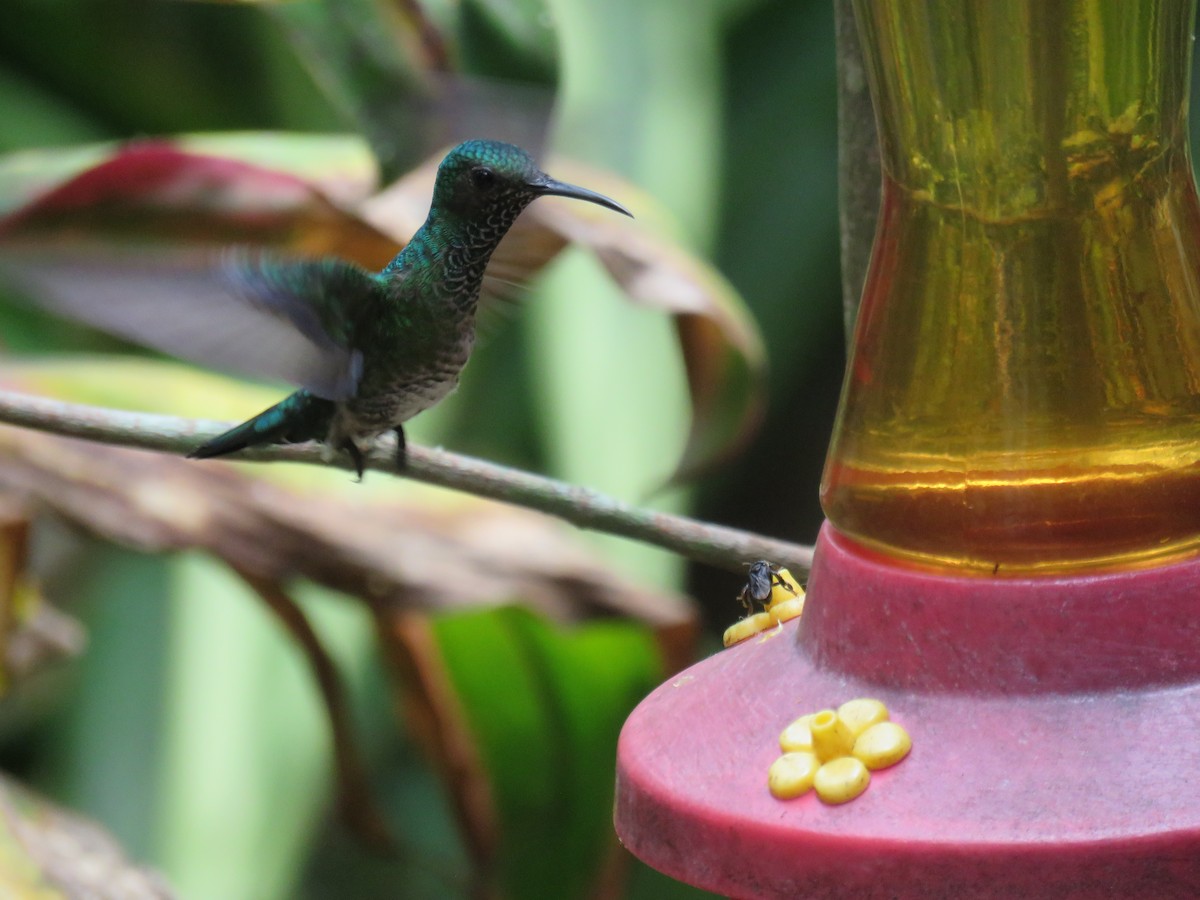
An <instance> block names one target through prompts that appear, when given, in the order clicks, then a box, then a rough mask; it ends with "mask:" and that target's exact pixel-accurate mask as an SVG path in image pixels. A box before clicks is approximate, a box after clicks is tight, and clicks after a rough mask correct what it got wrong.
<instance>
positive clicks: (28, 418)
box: [0, 391, 813, 575]
mask: <svg viewBox="0 0 1200 900" xmlns="http://www.w3.org/2000/svg"><path fill="white" fill-rule="evenodd" d="M0 422H6V423H8V424H10V425H19V426H21V427H23V428H34V429H37V430H39V431H48V432H51V433H53V434H60V435H64V436H67V437H76V438H85V439H87V440H91V441H98V442H100V443H104V444H116V445H119V446H123V447H137V448H140V449H143V450H159V451H163V452H166V453H178V454H181V455H182V454H184V453H187V452H188V451H190V450H192V449H193V448H194V447H196V446H197V445H198V444H200V443H202V442H204V441H206V440H210V439H211V438H214V437H216V436H217V435H218V434H220V433H222V432H223V431H225V430H226V429H227V428H228V427H230V423H226V422H212V421H209V420H205V419H183V418H178V417H175V416H162V415H154V414H151V413H137V412H125V411H122V410H115V409H105V408H103V407H99V406H86V405H83V404H76V403H65V402H63V401H61V400H51V399H47V398H44V397H36V396H32V395H29V394H21V393H18V392H15V391H0ZM393 456H394V451H393V450H392V448H391V445H390V443H386V442H381V443H380V444H379V445H377V446H376V447H374V448H372V450H371V452H370V453H368V454H367V455H366V468H368V469H373V470H376V471H384V472H391V473H393V474H403V475H404V476H405V477H408V478H413V479H416V480H417V481H424V482H427V483H429V484H436V485H439V486H441V487H448V488H453V489H455V490H460V491H465V492H467V493H471V494H476V495H478V496H480V497H487V498H489V499H492V500H500V501H502V502H505V503H512V504H516V505H518V506H525V507H529V508H531V509H536V510H539V511H541V512H544V513H548V514H549V515H552V516H558V517H559V518H561V519H565V520H566V521H568V522H570V523H572V524H573V525H576V526H578V527H579V528H588V529H593V530H595V531H603V532H607V533H608V534H615V535H618V536H619V537H625V538H629V539H630V540H635V541H641V542H642V543H646V544H653V545H654V546H657V547H661V548H663V549H664V550H669V551H671V552H673V553H678V554H679V555H681V556H685V557H687V558H689V559H693V560H696V561H697V562H702V563H707V564H708V565H711V566H715V567H717V568H721V569H728V570H729V571H732V572H742V571H744V569H745V564H746V563H748V562H751V561H753V560H756V559H769V560H771V561H772V562H775V563H779V564H780V565H783V566H786V567H787V568H789V569H791V570H792V572H793V573H796V574H797V575H799V573H801V572H807V571H808V569H809V568H810V566H811V565H812V553H813V551H812V547H809V546H806V545H804V544H793V543H790V542H788V541H781V540H777V539H775V538H769V537H764V536H762V535H758V534H754V533H752V532H748V531H741V530H739V529H736V528H729V527H726V526H723V525H713V524H711V523H708V522H700V521H698V520H696V519H689V518H687V517H685V516H677V515H673V514H671V513H664V512H655V511H653V510H647V509H641V508H639V507H635V506H631V505H629V504H626V503H622V502H621V501H619V500H615V499H613V498H612V497H609V496H607V495H605V494H601V493H599V492H598V491H593V490H590V489H588V488H583V487H579V486H577V485H572V484H566V483H564V482H561V481H555V480H554V479H552V478H546V477H544V476H541V475H533V474H531V473H528V472H522V471H519V470H517V469H510V468H506V467H504V466H499V465H496V464H494V463H489V462H484V461H483V460H479V459H473V458H471V457H468V456H460V455H458V454H456V453H448V452H446V451H444V450H434V449H429V448H426V447H416V446H412V445H409V447H408V465H407V466H406V467H405V469H404V471H403V472H402V473H397V470H396V465H395V461H394V459H393ZM229 458H230V459H244V460H255V461H258V462H273V461H287V462H308V463H324V464H325V465H330V466H337V467H339V468H343V469H350V468H352V466H351V463H350V460H349V458H348V457H346V455H345V454H338V455H337V456H336V457H335V458H334V459H332V460H328V459H325V458H324V456H323V448H322V447H321V446H319V445H316V444H296V445H288V446H272V447H253V448H250V449H247V450H244V451H242V452H240V453H236V454H231V455H230V457H229Z"/></svg>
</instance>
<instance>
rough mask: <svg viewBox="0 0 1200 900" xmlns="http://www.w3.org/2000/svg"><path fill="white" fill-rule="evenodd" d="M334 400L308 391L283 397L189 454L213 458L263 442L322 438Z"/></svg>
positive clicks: (282, 442) (274, 442)
mask: <svg viewBox="0 0 1200 900" xmlns="http://www.w3.org/2000/svg"><path fill="white" fill-rule="evenodd" d="M333 412H334V403H333V401H332V400H324V399H322V398H321V397H314V396H313V395H312V394H310V393H309V392H308V391H296V393H294V394H291V395H290V396H288V397H285V398H284V399H283V400H280V401H279V402H278V403H276V404H275V405H274V406H272V407H271V408H270V409H265V410H263V411H262V412H260V413H259V414H258V415H257V416H255V417H254V418H252V419H249V420H247V421H245V422H243V423H242V424H241V425H238V426H237V427H236V428H230V429H229V430H228V431H226V432H225V433H224V434H221V435H218V436H217V437H215V438H213V439H212V440H211V441H209V442H208V443H206V444H201V445H200V446H199V447H197V448H196V449H195V450H193V451H192V452H191V453H189V454H188V458H189V459H209V458H210V457H213V456H224V455H225V454H226V453H234V452H236V451H238V450H244V449H245V448H246V447H254V446H257V445H259V444H298V443H301V442H302V441H317V440H322V439H324V438H325V436H326V435H327V434H328V433H329V423H330V421H331V419H332V417H333Z"/></svg>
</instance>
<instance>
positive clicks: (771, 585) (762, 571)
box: [722, 560, 804, 647]
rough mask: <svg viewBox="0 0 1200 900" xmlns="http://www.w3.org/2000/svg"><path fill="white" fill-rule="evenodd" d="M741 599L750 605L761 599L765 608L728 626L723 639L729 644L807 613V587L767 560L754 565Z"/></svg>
mask: <svg viewBox="0 0 1200 900" xmlns="http://www.w3.org/2000/svg"><path fill="white" fill-rule="evenodd" d="M768 591H769V592H768ZM738 599H739V600H741V601H742V602H743V603H745V604H746V605H747V606H749V605H750V604H752V603H753V602H754V601H755V600H758V601H759V602H762V603H763V604H764V606H765V608H764V610H763V611H762V612H760V613H754V614H753V615H749V616H747V617H746V618H744V619H740V620H739V621H737V622H734V623H733V624H732V625H730V626H729V627H728V628H726V629H725V635H724V637H723V639H722V640H723V641H724V644H725V646H726V647H732V646H733V645H734V644H737V643H739V642H741V641H744V640H745V639H746V638H748V637H753V636H754V635H756V634H760V633H761V632H764V631H766V630H767V629H768V628H775V627H776V626H778V625H781V624H783V623H784V622H786V621H788V620H789V619H794V618H796V617H797V616H799V615H800V614H801V613H802V612H804V588H802V587H800V585H799V583H798V582H797V581H796V579H795V578H793V577H792V573H791V572H789V571H788V570H787V569H781V568H779V567H778V566H773V565H771V564H770V563H769V562H767V561H766V560H760V561H759V562H756V563H755V564H754V565H752V566H751V567H750V580H749V582H748V583H747V585H746V587H744V588H743V589H742V592H741V593H740V594H739V595H738Z"/></svg>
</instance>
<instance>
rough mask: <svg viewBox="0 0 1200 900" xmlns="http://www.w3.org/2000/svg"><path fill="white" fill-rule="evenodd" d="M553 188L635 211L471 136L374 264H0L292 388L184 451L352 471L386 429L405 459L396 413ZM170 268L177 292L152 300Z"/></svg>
mask: <svg viewBox="0 0 1200 900" xmlns="http://www.w3.org/2000/svg"><path fill="white" fill-rule="evenodd" d="M547 195H553V196H559V197H573V198H575V199H577V200H586V201H588V202H590V203H597V204H599V205H601V206H605V207H607V208H609V209H611V210H614V211H616V212H619V213H624V214H625V215H630V213H629V212H628V210H626V209H625V208H624V207H622V206H621V205H620V204H618V203H616V202H615V201H613V200H610V199H609V198H608V197H605V196H603V195H601V194H597V193H595V192H593V191H589V190H586V189H585V188H581V187H576V186H575V185H571V184H565V183H563V182H561V181H555V180H554V179H553V178H551V177H550V176H548V175H546V174H545V173H544V172H542V171H541V170H540V169H539V168H538V167H537V165H536V164H535V163H534V161H533V159H532V158H531V157H530V156H529V154H527V153H526V152H525V151H524V150H522V149H520V148H519V147H515V146H513V145H512V144H504V143H499V142H496V141H484V140H475V141H467V142H466V143H463V144H460V145H459V146H457V147H455V148H454V149H453V150H451V151H450V153H449V154H447V155H446V158H445V159H443V160H442V163H441V165H440V166H439V167H438V172H437V179H436V182H435V184H434V189H433V203H432V204H431V206H430V208H429V216H428V217H427V218H426V220H425V224H424V225H422V226H421V228H420V229H418V231H417V233H416V234H415V235H413V238H412V240H411V241H409V243H408V245H407V246H405V248H404V249H403V250H401V251H400V253H399V254H398V255H397V256H396V257H395V258H394V259H393V260H392V261H391V262H390V263H389V264H388V265H387V266H386V267H385V268H384V269H383V271H381V272H378V273H373V272H369V271H367V270H366V269H363V268H361V267H360V266H358V265H355V264H354V263H351V262H347V261H345V260H342V259H337V258H332V257H330V258H324V259H315V260H298V259H286V258H282V257H274V256H270V255H267V254H262V255H250V254H247V253H242V252H238V253H227V254H225V256H224V257H223V258H222V260H221V261H220V264H219V265H216V266H211V265H210V266H207V267H200V268H197V269H195V270H192V271H189V272H185V273H179V272H171V271H165V272H164V271H160V272H157V273H156V272H152V271H145V270H143V269H140V268H139V269H138V272H139V273H140V274H139V275H137V276H133V277H132V281H131V276H128V275H126V276H124V277H123V278H118V279H115V281H114V279H112V278H108V279H105V278H103V277H100V276H99V274H98V273H97V271H96V270H97V269H98V268H100V265H101V264H92V265H89V264H88V263H86V262H84V263H78V264H75V265H74V266H72V264H71V263H70V262H64V261H62V260H61V259H60V260H58V261H56V262H55V263H54V264H52V265H51V264H47V265H43V266H38V265H37V264H36V262H30V261H29V260H28V259H24V260H17V261H10V263H11V265H8V266H5V268H10V269H12V270H13V274H14V275H15V277H16V278H17V280H18V282H23V283H24V284H25V285H26V286H27V287H28V289H29V290H30V292H31V293H33V295H34V296H35V297H37V299H38V300H39V301H40V302H43V303H44V304H45V305H47V306H49V307H50V308H52V309H55V310H57V311H60V312H64V313H66V314H68V315H70V316H72V317H74V318H79V319H82V320H84V321H86V322H89V323H90V324H92V325H96V326H97V327H100V328H102V329H105V330H108V331H112V332H114V333H116V334H119V335H122V336H125V337H131V338H133V339H135V340H138V341H141V342H144V343H147V344H150V345H152V346H155V347H158V348H160V349H163V350H166V351H168V352H170V353H173V354H177V355H180V356H184V357H189V358H192V359H196V360H198V361H200V362H204V363H208V364H212V365H218V366H226V367H230V368H234V369H237V370H240V371H243V372H248V373H252V374H265V375H270V376H275V377H282V378H285V379H287V380H290V381H292V382H293V383H294V384H297V385H299V386H300V390H298V391H296V392H295V393H294V394H291V395H290V396H288V397H286V398H284V399H283V400H281V401H280V402H279V403H277V404H275V405H274V406H272V407H271V408H270V409H267V410H264V411H263V412H261V413H259V414H258V415H256V416H254V417H253V418H252V419H250V420H248V421H246V422H244V423H242V424H241V425H238V426H237V427H236V428H232V429H230V430H229V431H227V432H225V433H224V434H222V435H220V436H219V437H216V438H214V439H213V440H211V441H209V442H208V443H206V444H204V445H202V446H200V447H197V448H196V449H195V450H193V451H192V452H191V453H190V454H188V455H189V456H191V457H196V458H201V459H203V458H207V457H213V456H221V455H223V454H226V453H232V452H234V451H236V450H241V449H243V448H245V447H250V446H255V445H258V444H279V443H296V442H300V441H308V440H320V441H324V442H325V443H326V445H327V446H328V447H330V448H331V449H332V450H345V451H346V452H347V453H349V455H350V457H351V459H352V460H353V462H354V467H355V470H356V471H357V472H358V476H359V478H360V479H361V478H362V474H363V448H364V444H365V443H366V442H369V441H370V440H372V439H374V438H375V437H376V436H377V435H379V434H382V433H384V432H386V431H395V433H396V437H397V441H398V444H399V447H398V453H397V464H398V465H400V466H403V465H404V461H405V440H404V428H403V423H404V422H406V421H408V420H409V419H410V418H412V417H413V416H415V415H416V414H417V413H419V412H421V411H423V410H426V409H429V408H430V407H431V406H433V405H434V404H436V403H437V402H438V401H440V400H441V399H442V398H443V397H445V396H446V395H447V394H449V393H450V392H451V391H453V390H454V388H455V387H456V386H457V384H458V377H459V373H460V372H461V371H462V368H463V366H464V365H466V362H467V358H468V357H469V356H470V354H471V348H472V346H473V344H474V341H475V308H476V303H477V301H478V299H479V290H480V286H481V284H482V281H483V272H484V267H485V266H486V265H487V263H488V259H489V258H490V257H491V255H492V251H493V250H495V249H496V246H497V244H499V243H500V239H501V238H502V237H504V235H505V233H506V232H507V231H508V229H509V227H510V226H511V225H512V224H513V222H514V221H515V220H516V218H517V216H518V215H519V214H520V213H521V211H522V210H523V209H525V207H526V206H528V205H529V204H530V203H531V202H532V201H533V200H535V199H536V198H538V197H542V196H547ZM172 279H175V280H176V283H175V284H174V286H173V287H174V290H175V291H176V292H178V294H179V296H180V297H181V298H182V299H181V300H179V301H178V302H172V303H164V302H161V300H162V291H163V287H164V285H171V284H172ZM135 281H140V282H144V283H133V282H135ZM185 303H186V306H185Z"/></svg>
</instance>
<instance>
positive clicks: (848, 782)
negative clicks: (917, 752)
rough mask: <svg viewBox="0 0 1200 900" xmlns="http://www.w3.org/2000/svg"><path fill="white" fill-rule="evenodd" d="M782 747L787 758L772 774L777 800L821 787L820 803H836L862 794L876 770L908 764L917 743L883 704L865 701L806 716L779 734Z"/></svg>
mask: <svg viewBox="0 0 1200 900" xmlns="http://www.w3.org/2000/svg"><path fill="white" fill-rule="evenodd" d="M779 747H780V749H781V750H783V755H782V756H780V757H779V758H778V759H777V760H775V762H774V763H772V764H771V768H770V770H769V771H768V772H767V788H768V789H769V790H770V791H771V793H772V794H773V795H774V796H776V797H778V798H779V799H780V800H790V799H792V798H793V797H799V796H801V795H802V794H806V793H808V791H809V789H810V788H816V791H817V796H818V797H820V798H821V800H823V801H824V802H825V803H829V804H837V803H846V802H848V801H850V800H853V799H854V798H855V797H857V796H859V795H860V794H862V792H863V791H865V790H866V789H867V785H869V784H870V783H871V772H872V771H875V770H876V769H886V768H887V767H888V766H894V765H895V764H896V763H898V762H900V760H902V759H904V757H906V756H907V755H908V751H909V750H911V749H912V738H910V737H909V736H908V732H907V731H905V730H904V728H903V727H901V726H900V725H897V724H896V723H895V722H892V721H890V718H889V714H888V709H887V707H886V706H884V705H883V703H881V702H880V701H878V700H872V699H870V698H866V697H864V698H861V699H858V700H850V701H847V702H846V703H843V704H842V705H841V706H839V707H838V708H837V709H836V710H832V709H823V710H821V711H820V712H815V713H810V714H808V715H805V716H801V717H800V718H798V719H796V721H794V722H792V723H791V724H790V725H788V726H787V727H786V728H785V729H783V731H782V732H781V733H780V735H779Z"/></svg>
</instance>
